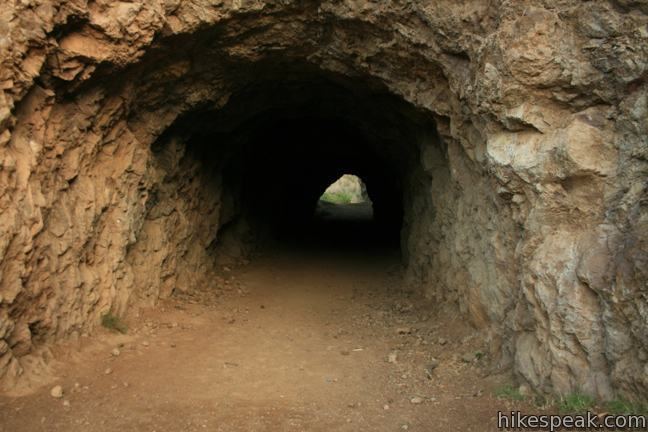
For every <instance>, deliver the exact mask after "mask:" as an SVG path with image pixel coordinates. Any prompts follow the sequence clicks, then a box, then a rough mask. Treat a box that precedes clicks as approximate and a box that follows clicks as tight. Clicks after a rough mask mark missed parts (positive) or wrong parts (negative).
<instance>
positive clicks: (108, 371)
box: [104, 368, 112, 375]
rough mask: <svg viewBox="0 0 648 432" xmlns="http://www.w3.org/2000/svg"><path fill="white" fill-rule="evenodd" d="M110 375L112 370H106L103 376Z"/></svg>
mask: <svg viewBox="0 0 648 432" xmlns="http://www.w3.org/2000/svg"><path fill="white" fill-rule="evenodd" d="M111 373H112V369H111V368H106V370H105V371H104V374H105V375H110V374H111Z"/></svg>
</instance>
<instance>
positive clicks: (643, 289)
mask: <svg viewBox="0 0 648 432" xmlns="http://www.w3.org/2000/svg"><path fill="white" fill-rule="evenodd" d="M6 3H8V4H6V5H5V7H3V8H2V10H0V64H1V66H0V89H1V90H2V91H1V92H0V209H1V213H0V376H2V377H4V382H5V385H6V386H9V385H11V384H12V383H13V382H14V381H15V379H16V377H18V376H19V375H20V374H21V371H22V369H23V367H24V366H23V365H24V364H28V363H29V362H30V361H32V359H30V356H35V355H38V353H39V347H44V346H46V345H47V344H48V343H50V342H52V341H54V340H57V339H60V338H65V337H70V336H71V335H74V334H78V333H80V332H88V331H90V330H91V329H92V327H93V326H95V325H96V324H97V323H98V320H99V316H100V315H101V314H102V313H105V312H107V311H109V310H110V311H112V312H114V313H117V314H121V313H124V312H125V309H126V307H127V305H128V304H129V303H132V302H134V301H135V299H138V298H140V299H144V298H147V299H149V301H154V300H155V299H156V298H157V297H159V296H166V295H169V294H170V292H171V291H172V290H174V289H189V288H191V285H192V284H197V283H201V280H203V279H204V278H208V277H209V272H210V268H211V267H210V266H211V263H212V262H213V257H212V256H211V255H210V253H209V250H210V247H209V246H210V245H211V244H212V243H213V242H214V241H216V240H217V237H218V230H219V226H221V225H222V224H223V223H225V221H227V220H228V219H229V218H231V217H232V216H231V214H232V208H233V207H232V206H230V205H226V202H227V200H228V198H227V196H226V194H225V195H224V194H222V193H221V192H222V190H223V188H221V187H220V186H219V182H220V177H219V170H218V169H217V168H218V167H214V168H213V169H211V170H210V169H205V167H203V166H202V165H203V164H202V162H201V161H200V160H197V159H192V158H184V157H183V154H184V152H185V148H186V146H185V142H186V137H184V138H183V137H182V136H177V137H175V136H174V137H165V136H162V134H163V132H164V131H165V130H166V129H167V128H168V127H169V126H171V125H172V124H173V123H174V121H175V120H176V119H177V118H179V116H181V115H182V114H185V113H188V112H190V111H191V110H194V109H205V108H206V107H207V108H209V109H215V110H217V109H218V108H220V107H223V106H225V105H226V104H227V101H228V99H229V97H230V96H231V95H232V94H233V93H235V92H237V91H239V90H240V89H241V88H243V87H245V86H246V85H247V84H249V83H252V82H254V81H255V80H258V79H260V77H259V75H258V74H257V71H258V70H259V69H258V68H259V67H260V65H265V66H264V69H262V70H264V71H266V72H272V73H274V74H278V75H281V74H282V73H283V71H284V70H286V69H289V68H290V67H291V65H292V64H293V63H295V62H297V61H299V62H303V63H306V64H309V65H312V67H313V68H314V69H316V70H320V71H324V72H326V73H328V74H331V76H333V75H335V76H338V77H349V78H353V79H355V80H360V81H364V82H367V83H373V84H371V85H380V86H384V88H386V89H388V91H389V92H391V93H393V94H394V95H396V96H398V97H400V98H401V99H403V100H404V101H406V102H407V103H409V104H411V105H412V106H413V107H415V108H416V109H417V110H419V111H420V112H423V113H425V115H427V116H429V117H430V118H433V119H434V120H435V122H436V129H437V131H436V132H435V133H428V132H425V131H419V132H420V133H418V140H417V142H416V144H417V146H418V148H419V153H420V154H419V156H420V159H419V163H418V164H417V166H416V168H413V169H412V170H411V172H410V174H411V175H410V176H409V177H408V183H407V185H408V187H407V189H406V192H407V196H406V200H405V202H406V208H405V221H406V223H405V229H404V237H405V240H404V244H405V245H406V255H407V259H408V265H409V276H410V280H411V281H412V283H413V284H415V285H418V286H422V287H423V288H424V289H425V290H426V292H427V293H428V294H429V295H430V296H432V297H435V298H437V299H439V300H440V301H444V302H447V303H455V302H456V303H457V304H458V305H459V307H460V309H461V310H462V311H463V312H464V313H465V314H466V315H467V316H468V317H469V318H470V319H471V320H472V322H473V323H474V324H475V325H476V326H478V327H480V328H482V329H484V331H485V332H487V334H488V335H489V336H490V340H491V342H492V343H491V346H492V351H493V352H492V354H493V355H494V356H495V357H496V358H497V359H498V361H499V366H500V367H503V368H505V367H513V368H514V370H515V371H516V372H517V373H518V375H519V376H520V378H521V379H523V380H526V381H528V383H529V384H530V385H531V386H532V387H534V388H535V389H537V390H540V391H546V392H557V393H565V392H569V391H574V390H581V391H585V392H589V393H592V394H595V395H598V396H601V397H604V398H608V397H612V396H613V395H614V394H615V393H620V394H622V395H624V396H626V397H642V398H646V397H648V352H646V348H645V347H647V346H648V286H647V281H648V278H647V270H646V269H648V211H647V207H648V200H647V198H648V194H647V188H648V182H647V178H648V138H647V137H648V121H647V120H648V107H647V105H648V84H647V83H646V78H647V76H648V75H647V73H648V72H647V67H648V65H647V62H648V27H647V23H648V17H647V15H646V14H647V13H648V3H647V2H645V1H639V0H637V1H631V0H615V1H589V2H586V4H585V5H584V4H583V2H582V1H576V0H561V1H542V0H536V1H515V2H511V1H491V2H480V1H468V0H465V1H454V0H453V1H450V0H439V1H434V2H411V1H405V0H402V1H400V0H397V1H393V2H374V1H353V0H337V1H333V0H330V1H326V0H325V1H321V2H315V1H291V0H285V1H275V2H267V3H266V2H261V1H253V0H249V1H246V0H232V1H224V0H223V1H220V0H219V1H205V0H197V1H192V2H182V1H178V0H169V1H163V0H151V1H148V2H112V1H107V0H99V1H95V2H91V3H88V2H85V1H81V0H72V1H65V2H63V1H57V0H21V1H17V0H13V1H12V0H10V1H8V2H6ZM302 74H305V76H306V79H307V78H308V77H307V75H308V72H303V73H302ZM160 139H164V141H165V143H166V144H165V145H164V146H162V147H161V150H160V149H158V150H157V151H158V153H156V152H155V149H156V147H155V145H154V144H155V143H156V142H158V141H159V140H160ZM169 141H170V143H169ZM234 207H235V206H234ZM205 280H206V279H205Z"/></svg>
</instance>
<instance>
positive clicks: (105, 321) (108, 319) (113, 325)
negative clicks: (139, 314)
mask: <svg viewBox="0 0 648 432" xmlns="http://www.w3.org/2000/svg"><path fill="white" fill-rule="evenodd" d="M101 325H102V326H104V327H105V328H107V329H109V330H113V331H118V332H119V333H126V332H127V331H128V326H127V325H126V324H125V323H124V322H123V321H122V320H121V318H119V317H118V316H116V315H113V314H112V313H110V312H108V313H106V314H104V315H102V316H101Z"/></svg>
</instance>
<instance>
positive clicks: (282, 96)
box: [153, 65, 434, 254]
mask: <svg viewBox="0 0 648 432" xmlns="http://www.w3.org/2000/svg"><path fill="white" fill-rule="evenodd" d="M259 70H260V72H259V73H258V75H252V76H250V77H249V81H248V82H247V83H246V84H245V85H242V86H241V87H240V89H239V90H238V91H237V92H235V93H234V94H232V96H231V97H230V98H229V100H228V101H227V102H226V103H225V104H224V106H222V107H219V108H218V109H213V108H209V109H198V110H195V111H192V112H190V113H187V114H185V115H184V116H182V117H181V118H180V119H178V120H177V121H176V122H175V123H174V124H173V125H172V126H171V127H170V128H169V129H168V130H167V131H166V132H165V133H164V134H163V136H162V137H161V138H160V139H159V140H158V141H157V142H156V143H155V144H154V145H153V150H154V153H156V154H158V155H160V156H161V157H162V158H163V157H164V154H165V145H166V144H165V143H167V142H168V141H169V140H170V139H171V137H177V136H182V137H183V140H185V141H186V148H187V150H186V151H187V153H186V156H185V157H187V158H189V159H193V160H195V161H200V165H201V167H202V170H203V171H204V172H205V173H211V174H206V175H216V176H218V177H220V179H221V181H222V192H221V193H222V195H223V197H224V199H225V201H226V202H227V203H228V205H227V206H226V207H227V208H226V210H225V213H227V216H225V220H226V221H225V222H224V223H221V225H222V226H221V228H220V230H219V233H218V235H217V236H216V239H215V240H214V242H213V244H212V245H211V246H212V248H213V250H214V251H216V252H215V253H216V254H223V253H225V254H227V253H231V250H229V251H228V252H225V249H228V248H227V247H226V248H219V246H220V244H221V243H225V244H227V245H231V244H232V243H236V244H238V246H237V247H236V248H235V249H237V252H236V253H237V254H242V253H244V252H243V251H244V250H245V251H247V253H249V252H250V251H251V250H253V249H254V248H256V247H258V246H259V245H262V244H268V243H269V242H271V243H275V244H276V243H277V242H283V243H284V244H293V245H294V244H295V243H298V244H300V245H301V246H302V247H313V246H318V247H321V246H325V247H327V248H332V249H336V248H337V249H339V250H343V249H348V250H356V251H364V252H365V253H371V252H372V251H373V250H376V249H392V250H399V249H400V246H401V245H400V243H401V242H402V241H403V242H404V241H406V240H407V235H408V231H407V226H405V225H404V214H405V206H407V205H408V204H410V205H411V202H412V196H411V194H412V191H411V190H409V191H408V190H407V188H410V187H411V186H412V174H413V173H416V172H417V168H418V166H419V164H420V161H419V159H420V151H421V149H420V136H421V134H422V131H424V130H425V131H428V135H429V134H430V133H431V134H434V122H433V120H432V119H431V118H430V117H427V118H426V117H425V116H424V115H422V114H420V113H418V112H417V111H416V110H415V109H414V108H413V107H412V106H410V105H408V104H407V103H405V102H404V101H403V100H402V99H400V98H398V97H396V96H394V95H393V94H390V93H389V92H387V91H386V90H385V89H384V88H381V87H380V86H377V85H371V83H367V82H363V81H361V80H352V79H348V78H341V77H339V76H336V75H335V74H333V73H323V72H322V71H317V70H314V69H312V68H308V67H305V66H301V67H299V66H297V67H295V66H294V65H291V66H290V67H286V66H283V67H280V68H277V66H276V65H270V66H266V67H265V68H264V67H259ZM346 173H351V174H354V175H357V176H358V177H359V178H360V179H361V180H362V182H363V183H364V184H365V185H366V190H367V194H368V197H369V199H370V201H371V203H372V212H371V215H372V217H371V218H366V217H364V218H363V217H360V218H356V217H354V216H353V214H351V215H349V217H345V216H344V212H342V213H340V217H337V218H334V219H335V220H334V221H328V222H324V221H322V220H321V218H318V217H317V212H316V207H317V204H318V199H319V197H320V196H321V195H322V193H323V192H324V191H325V189H326V188H327V187H328V186H329V185H330V184H332V183H333V182H335V181H336V180H337V179H338V178H339V177H340V176H342V175H343V174H346ZM408 194H409V195H408ZM332 210H333V211H335V210H336V209H335V208H333V209H332ZM230 249H231V248H230Z"/></svg>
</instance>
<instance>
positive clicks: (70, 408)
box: [0, 227, 538, 432]
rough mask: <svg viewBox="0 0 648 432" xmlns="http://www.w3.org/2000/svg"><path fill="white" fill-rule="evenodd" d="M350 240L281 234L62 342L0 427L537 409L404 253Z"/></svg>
mask: <svg viewBox="0 0 648 432" xmlns="http://www.w3.org/2000/svg"><path fill="white" fill-rule="evenodd" d="M338 231H339V230H338ZM354 232H355V233H357V232H358V230H357V227H351V228H350V229H349V231H348V232H347V233H346V235H348V236H350V235H352V234H353V233H354ZM330 234H331V232H328V233H326V235H325V237H326V238H328V239H329V240H330V238H329V236H330ZM369 235H371V233H369ZM327 244H328V245H330V244H331V243H330V242H329V243H327ZM363 244H366V243H363ZM320 246H321V245H320ZM338 246H339V244H338ZM347 246H349V245H347ZM356 246H358V244H354V243H353V242H352V243H351V246H350V247H345V248H339V247H338V248H333V247H319V246H318V247H313V248H310V249H309V248H295V247H285V248H276V249H274V250H273V252H272V253H266V254H264V255H263V256H260V257H258V258H256V259H254V260H252V262H251V263H250V264H249V265H246V266H243V267H238V268H232V269H229V268H225V269H223V280H222V281H218V282H219V285H221V286H222V287H223V289H219V290H214V289H209V287H205V289H204V290H203V291H200V292H196V293H192V294H191V295H189V294H183V295H179V296H177V297H174V298H173V299H171V300H167V301H164V302H163V303H161V304H160V305H158V307H156V308H150V309H140V310H139V311H138V312H136V313H134V314H133V316H131V317H130V318H129V319H128V320H127V323H128V324H129V332H128V334H126V335H117V334H113V333H110V332H108V331H103V330H102V331H101V332H99V334H97V335H94V336H93V338H91V339H90V338H81V341H80V342H79V344H78V346H75V347H72V346H61V347H59V348H58V350H57V353H56V358H57V359H58V365H57V366H56V368H55V369H56V374H57V377H58V378H57V380H56V381H55V382H52V383H50V384H48V385H47V386H45V387H42V388H40V389H38V390H37V391H35V392H34V393H33V394H31V395H27V396H23V397H16V398H9V397H2V398H0V431H2V432H5V431H6V432H9V431H12V432H22V431H29V432H36V431H66V432H67V431H70V432H72V431H148V432H153V431H156V432H169V431H228V432H231V431H323V432H324V431H326V432H329V431H401V430H410V431H427V432H431V431H476V432H477V431H479V432H481V431H489V430H497V428H496V424H495V421H496V420H495V418H496V415H497V411H498V410H505V411H506V410H511V409H520V410H522V411H525V412H537V411H538V410H537V408H534V407H530V406H527V405H525V404H523V403H520V402H516V403H513V402H511V401H507V400H500V399H498V398H496V397H495V396H494V390H495V389H496V388H498V387H499V386H501V385H503V384H505V383H507V382H509V377H507V376H493V375H491V376H487V373H486V371H487V367H486V366H487V364H488V359H487V358H481V359H478V358H477V357H478V356H475V354H476V353H477V352H486V348H487V347H485V346H483V341H482V340H481V339H480V338H479V337H476V336H475V334H474V331H473V330H472V329H471V328H470V327H469V326H467V325H466V323H464V322H463V321H462V320H461V319H458V318H457V316H456V314H453V313H452V312H450V311H446V312H431V311H434V310H435V308H434V305H430V304H428V302H427V301H426V300H425V299H423V298H421V297H419V296H417V295H415V294H412V293H408V292H407V291H405V290H404V289H403V287H402V283H401V280H400V274H401V270H400V263H399V257H398V254H397V253H395V252H394V251H392V250H390V249H389V248H381V247H379V246H377V245H376V246H375V247H373V248H371V249H370V250H367V248H361V247H356ZM215 283H216V282H215ZM68 345H69V344H68ZM115 348H117V349H118V350H119V355H113V353H111V351H113V350H114V349H115ZM430 365H435V367H431V366H430ZM55 385H61V386H62V388H63V392H64V394H63V397H62V398H54V397H52V396H50V389H51V388H52V387H53V386H55Z"/></svg>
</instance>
